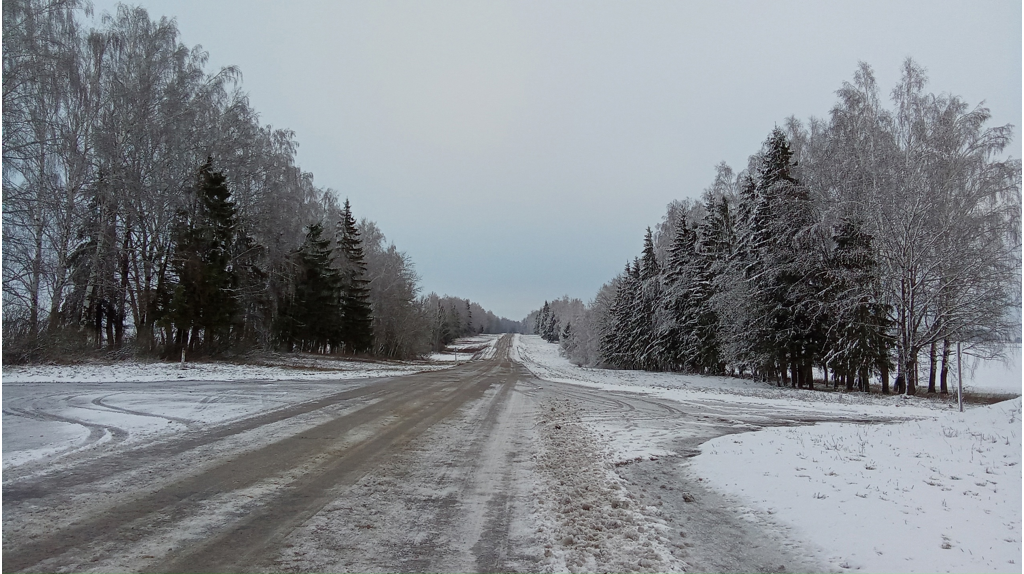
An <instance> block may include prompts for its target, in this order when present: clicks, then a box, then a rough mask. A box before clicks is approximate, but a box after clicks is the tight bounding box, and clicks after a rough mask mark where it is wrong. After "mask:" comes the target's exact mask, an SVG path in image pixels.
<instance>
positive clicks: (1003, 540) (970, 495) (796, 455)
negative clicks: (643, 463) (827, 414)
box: [693, 398, 1021, 572]
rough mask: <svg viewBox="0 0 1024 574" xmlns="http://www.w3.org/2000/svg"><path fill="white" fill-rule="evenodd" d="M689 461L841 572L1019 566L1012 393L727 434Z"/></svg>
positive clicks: (1016, 420)
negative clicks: (892, 420) (1005, 397)
mask: <svg viewBox="0 0 1024 574" xmlns="http://www.w3.org/2000/svg"><path fill="white" fill-rule="evenodd" d="M693 464H694V466H693V468H694V470H695V471H696V472H697V473H698V474H700V475H701V476H703V477H705V478H706V479H709V480H711V482H712V484H714V485H715V486H717V487H718V488H721V489H722V490H724V491H726V492H727V493H729V494H733V495H738V496H742V497H744V498H746V499H747V500H749V502H750V509H749V512H750V514H751V515H752V519H754V520H756V519H757V515H759V514H768V515H772V518H773V519H774V520H776V521H783V522H787V523H790V524H793V525H795V526H797V527H798V529H799V536H800V537H801V538H804V539H806V540H809V541H812V542H814V543H815V544H817V545H818V546H820V547H822V548H825V549H827V550H828V552H829V554H830V555H829V556H828V560H829V562H830V563H831V564H832V565H833V566H836V567H838V568H840V569H844V570H846V569H850V570H860V571H864V572H1020V571H1021V400H1020V399H1019V398H1018V399H1014V400H1012V401H1005V402H1002V403H998V404H995V405H991V406H987V407H980V408H975V409H971V410H969V411H967V412H965V413H959V412H954V413H943V414H941V415H939V416H935V417H932V418H931V419H926V420H920V421H913V422H905V423H898V424H892V425H854V424H845V423H823V424H818V425H815V426H813V427H797V428H792V427H790V428H769V429H764V430H760V431H757V432H753V433H747V434H742V435H730V436H723V437H719V438H716V439H713V440H711V441H708V442H706V443H704V445H703V448H702V454H701V455H700V456H698V457H696V458H695V459H694V463H693ZM738 469H755V470H748V471H746V472H737V470H738Z"/></svg>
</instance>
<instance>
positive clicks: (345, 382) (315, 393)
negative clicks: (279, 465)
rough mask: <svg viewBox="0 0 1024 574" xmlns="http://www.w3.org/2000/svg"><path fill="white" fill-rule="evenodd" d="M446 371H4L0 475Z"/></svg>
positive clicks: (295, 363) (328, 367)
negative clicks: (388, 380)
mask: <svg viewBox="0 0 1024 574" xmlns="http://www.w3.org/2000/svg"><path fill="white" fill-rule="evenodd" d="M496 341H497V336H493V335H490V336H480V337H474V338H472V339H466V340H462V339H460V340H458V341H457V342H456V345H457V346H458V347H459V348H460V349H464V351H463V353H462V354H460V357H459V361H460V362H465V361H468V360H471V359H472V358H474V357H476V358H480V357H483V356H485V355H487V354H488V353H490V354H493V352H494V347H493V346H494V344H495V342H496ZM471 348H477V350H476V351H473V352H469V349H471ZM449 356H451V355H449ZM442 357H443V356H442ZM454 365H455V363H454V362H452V361H448V360H426V361H386V362H385V361H381V362H374V361H356V360H340V359H331V358H324V357H317V356H311V355H271V356H269V357H266V358H262V359H261V360H260V361H259V363H258V364H254V363H249V364H234V363H227V362H197V363H191V362H190V363H186V364H185V368H184V369H182V368H180V366H179V365H178V363H164V362H127V361H124V362H117V363H106V364H99V363H93V364H78V365H25V366H10V367H8V366H5V367H4V368H3V380H2V383H3V442H2V450H3V468H4V469H8V468H12V467H16V466H21V465H24V464H26V463H29V462H32V461H37V460H44V461H47V462H51V461H54V460H56V459H59V458H61V457H64V456H67V455H71V454H75V453H78V452H82V451H84V450H87V449H92V448H95V447H99V446H103V445H107V446H112V445H114V444H117V445H119V446H120V445H132V444H139V443H143V442H150V441H154V440H160V439H161V438H163V437H166V436H169V435H172V434H175V433H180V432H183V431H188V430H195V429H198V428H201V427H204V426H209V425H213V424H223V423H227V422H230V421H234V420H239V419H243V418H246V417H250V416H254V415H257V414H261V413H265V412H268V411H272V410H274V409H278V408H283V407H286V406H289V405H294V404H297V403H301V402H305V401H311V400H317V399H320V398H322V397H325V396H327V395H330V394H333V393H337V392H341V391H345V390H347V389H350V388H356V387H359V386H361V385H363V384H365V383H366V382H367V381H369V380H371V379H379V378H382V377H396V376H401V375H407V374H411V373H419V372H424V371H434V370H438V369H447V368H450V367H452V366H454Z"/></svg>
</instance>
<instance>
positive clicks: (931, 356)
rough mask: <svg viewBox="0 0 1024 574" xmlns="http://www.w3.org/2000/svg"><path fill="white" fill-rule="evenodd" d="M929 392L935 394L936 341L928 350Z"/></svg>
mask: <svg viewBox="0 0 1024 574" xmlns="http://www.w3.org/2000/svg"><path fill="white" fill-rule="evenodd" d="M928 392H929V393H934V392H935V341H932V345H931V347H929V348H928Z"/></svg>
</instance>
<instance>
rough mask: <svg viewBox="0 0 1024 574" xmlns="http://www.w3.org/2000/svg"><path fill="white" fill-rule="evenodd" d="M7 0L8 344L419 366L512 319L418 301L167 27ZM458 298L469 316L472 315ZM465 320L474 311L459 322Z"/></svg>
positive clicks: (220, 78) (394, 256)
mask: <svg viewBox="0 0 1024 574" xmlns="http://www.w3.org/2000/svg"><path fill="white" fill-rule="evenodd" d="M86 10H87V4H86V3H84V2H81V1H79V0H11V1H9V2H5V3H4V9H3V346H4V349H3V350H4V358H5V360H6V361H8V362H12V361H18V360H34V359H40V358H44V357H55V356H61V355H64V354H66V353H67V352H69V351H70V352H76V351H83V350H89V349H102V350H104V351H115V352H119V353H121V354H124V355H129V354H132V353H136V352H142V353H149V354H154V355H163V356H169V357H178V356H181V354H182V353H189V354H191V353H198V354H207V355H210V354H217V353H223V352H227V351H232V352H239V351H245V350H250V349H278V350H286V351H287V350H300V351H307V352H317V353H339V352H340V353H365V354H373V355H379V356H386V357H411V356H416V355H419V354H422V353H425V352H428V351H430V350H431V349H432V348H436V347H437V346H438V345H443V344H445V343H447V342H450V340H451V338H453V337H456V336H461V335H464V334H467V333H470V332H473V333H478V332H481V331H483V332H493V331H500V330H504V329H506V328H509V327H510V324H512V322H509V321H507V320H504V319H500V318H497V317H495V316H494V315H493V314H491V313H488V312H487V311H485V310H483V309H481V308H480V307H479V305H474V304H472V303H468V302H467V301H465V300H458V299H452V298H440V297H438V296H436V295H433V294H431V295H428V296H426V297H420V296H419V291H418V286H417V282H418V277H417V275H416V273H415V271H414V269H413V265H412V262H411V261H410V260H409V258H408V257H407V256H406V255H405V254H404V253H402V252H400V251H399V250H398V249H397V248H396V247H395V246H394V245H391V244H388V243H387V242H386V239H385V237H384V235H383V233H381V231H380V230H379V229H378V228H377V226H376V225H375V224H374V223H373V222H371V221H367V220H365V219H364V220H362V221H361V222H358V223H357V222H356V219H355V217H354V215H353V212H352V209H351V206H350V205H349V203H348V201H347V200H346V201H345V203H344V205H340V204H339V202H338V199H337V196H336V194H335V193H334V192H333V191H331V190H329V189H324V188H321V187H318V186H317V185H315V184H314V181H313V176H312V174H310V173H308V172H304V171H302V170H301V169H300V168H299V167H298V166H297V165H296V161H295V154H296V148H297V146H298V143H297V142H296V141H295V134H294V133H292V132H291V131H289V130H285V129H275V128H273V127H271V126H264V125H261V124H260V121H259V114H258V113H257V112H256V111H255V110H254V109H253V108H252V107H251V106H250V105H249V101H248V98H247V97H246V94H245V93H244V92H243V91H242V90H241V89H240V86H239V82H240V78H241V74H240V72H239V71H238V70H237V69H234V68H225V69H221V70H219V71H217V72H215V73H208V72H207V71H206V70H205V64H206V61H207V55H206V53H205V52H203V51H202V49H201V48H200V47H198V46H197V47H193V48H189V47H187V46H185V45H183V44H182V43H181V42H180V41H179V34H178V30H177V28H176V26H175V23H174V21H173V20H167V19H166V18H162V19H160V20H159V21H155V20H151V19H150V17H149V15H148V14H147V13H146V11H145V10H143V9H141V8H136V7H127V6H120V7H119V8H118V10H117V13H116V14H114V15H104V16H103V18H102V20H101V24H100V26H99V27H98V28H95V29H89V28H86V27H85V25H84V24H83V21H84V19H85V17H86V16H89V15H90V14H88V13H87V12H86ZM467 305H468V307H467ZM470 312H472V315H473V316H472V317H470V316H469V314H470Z"/></svg>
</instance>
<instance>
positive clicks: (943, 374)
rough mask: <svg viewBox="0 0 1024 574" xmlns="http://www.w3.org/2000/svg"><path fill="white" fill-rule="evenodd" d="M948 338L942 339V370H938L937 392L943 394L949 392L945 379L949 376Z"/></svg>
mask: <svg viewBox="0 0 1024 574" xmlns="http://www.w3.org/2000/svg"><path fill="white" fill-rule="evenodd" d="M949 352H950V347H949V339H943V341H942V370H941V371H940V372H939V392H940V393H942V394H943V395H948V394H949V387H948V386H947V384H946V381H947V380H948V378H949Z"/></svg>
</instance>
